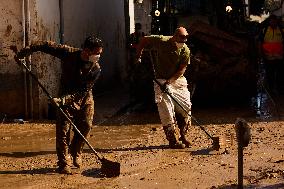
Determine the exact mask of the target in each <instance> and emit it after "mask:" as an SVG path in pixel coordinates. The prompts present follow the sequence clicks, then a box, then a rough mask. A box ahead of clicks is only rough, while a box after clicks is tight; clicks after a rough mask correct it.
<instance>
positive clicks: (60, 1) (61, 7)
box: [59, 0, 64, 44]
mask: <svg viewBox="0 0 284 189" xmlns="http://www.w3.org/2000/svg"><path fill="white" fill-rule="evenodd" d="M59 16H60V28H59V30H60V31H59V32H60V43H61V44H63V43H64V16H63V0H59Z"/></svg>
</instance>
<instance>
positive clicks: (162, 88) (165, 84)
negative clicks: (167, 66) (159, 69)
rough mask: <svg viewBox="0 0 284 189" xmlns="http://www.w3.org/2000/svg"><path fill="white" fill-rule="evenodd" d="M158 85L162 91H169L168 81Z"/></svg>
mask: <svg viewBox="0 0 284 189" xmlns="http://www.w3.org/2000/svg"><path fill="white" fill-rule="evenodd" d="M160 87H161V90H162V91H163V92H169V82H167V81H166V82H165V83H163V84H162V85H161V86H160Z"/></svg>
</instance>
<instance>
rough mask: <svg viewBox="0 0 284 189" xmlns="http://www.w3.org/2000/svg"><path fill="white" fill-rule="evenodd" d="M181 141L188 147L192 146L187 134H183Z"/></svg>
mask: <svg viewBox="0 0 284 189" xmlns="http://www.w3.org/2000/svg"><path fill="white" fill-rule="evenodd" d="M179 141H181V142H182V143H183V144H184V145H185V147H187V148H189V146H191V143H190V142H189V140H188V139H186V137H185V136H181V137H180V138H179Z"/></svg>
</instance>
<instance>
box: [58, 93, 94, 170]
mask: <svg viewBox="0 0 284 189" xmlns="http://www.w3.org/2000/svg"><path fill="white" fill-rule="evenodd" d="M91 98H93V97H92V96H91ZM63 109H64V111H65V113H66V114H67V115H69V118H70V119H71V120H72V122H73V123H74V124H75V126H76V127H77V128H78V130H79V131H80V132H81V133H82V135H83V136H84V137H85V138H88V137H89V133H90V131H91V126H92V123H93V116H94V100H93V99H89V100H88V104H84V105H81V108H80V109H79V110H74V109H72V108H69V107H65V108H64V107H63ZM71 131H72V125H71V124H70V122H69V121H68V120H67V119H66V118H65V116H64V115H63V114H62V113H61V112H59V111H58V112H57V122H56V152H57V157H58V162H57V165H58V166H59V167H64V166H67V165H70V160H71V157H70V155H71V156H72V157H73V159H74V158H76V157H80V156H81V153H82V150H83V146H84V144H85V141H84V139H83V138H82V137H81V136H80V135H79V134H78V133H77V131H75V129H73V133H74V134H73V137H71V136H72V133H71Z"/></svg>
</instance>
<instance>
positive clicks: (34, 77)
mask: <svg viewBox="0 0 284 189" xmlns="http://www.w3.org/2000/svg"><path fill="white" fill-rule="evenodd" d="M17 62H18V63H20V64H21V65H22V66H24V68H25V69H26V70H27V71H28V73H29V74H30V75H31V76H32V78H33V79H34V80H35V81H36V82H37V83H38V85H39V86H40V88H41V89H42V90H43V92H44V93H45V94H46V95H47V97H48V98H49V100H51V101H52V100H53V97H52V96H51V95H50V94H49V92H48V91H47V90H46V88H45V87H44V86H43V85H42V83H41V82H40V81H39V80H38V78H37V77H36V76H35V75H34V74H33V73H32V72H31V70H30V69H29V68H28V67H27V65H26V63H24V62H25V60H19V61H17ZM53 104H56V107H57V108H58V110H59V111H60V112H61V113H62V114H63V115H64V117H65V118H66V119H67V121H68V122H69V123H70V124H71V125H72V127H73V128H74V129H75V130H76V132H77V133H78V134H79V135H80V136H81V137H82V138H83V139H84V141H85V142H86V143H87V145H88V146H89V148H90V149H91V150H92V151H93V152H94V153H95V155H96V156H97V158H98V159H99V160H102V159H103V158H102V157H100V156H99V154H98V152H97V151H96V150H95V149H94V148H93V147H92V145H91V144H90V143H89V141H88V140H87V139H86V137H84V135H83V134H82V133H81V132H80V130H79V129H78V128H77V126H76V125H75V124H74V123H73V121H72V120H71V119H70V117H69V116H68V115H67V114H66V113H65V112H64V111H63V109H62V108H61V107H60V106H59V105H58V104H57V103H53Z"/></svg>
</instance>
